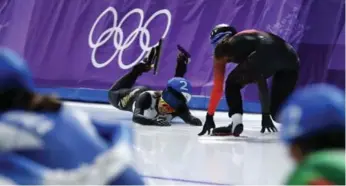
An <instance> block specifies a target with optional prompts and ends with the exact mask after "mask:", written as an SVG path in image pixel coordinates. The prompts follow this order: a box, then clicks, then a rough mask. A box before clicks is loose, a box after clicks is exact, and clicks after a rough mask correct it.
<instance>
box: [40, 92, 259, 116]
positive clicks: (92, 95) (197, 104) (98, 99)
mask: <svg viewBox="0 0 346 186" xmlns="http://www.w3.org/2000/svg"><path fill="white" fill-rule="evenodd" d="M36 91H37V92H39V93H42V94H52V93H53V94H56V95H58V96H59V97H60V98H61V99H64V100H72V101H82V102H92V103H106V104H108V94H107V90H101V89H88V88H37V89H36ZM208 104H209V97H205V96H192V98H191V101H190V102H189V107H190V108H191V109H196V110H207V108H208ZM243 107H244V112H247V113H260V112H261V105H260V104H259V103H258V102H249V101H245V102H244V103H243ZM217 111H228V106H227V103H226V100H225V99H224V98H222V99H221V101H220V104H219V106H218V107H217Z"/></svg>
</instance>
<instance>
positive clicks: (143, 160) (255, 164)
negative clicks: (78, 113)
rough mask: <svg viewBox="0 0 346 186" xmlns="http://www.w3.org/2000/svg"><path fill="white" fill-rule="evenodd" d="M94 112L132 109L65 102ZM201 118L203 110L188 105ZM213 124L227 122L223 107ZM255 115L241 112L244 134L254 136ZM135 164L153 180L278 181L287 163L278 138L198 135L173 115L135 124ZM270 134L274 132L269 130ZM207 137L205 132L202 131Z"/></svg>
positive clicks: (108, 114)
mask: <svg viewBox="0 0 346 186" xmlns="http://www.w3.org/2000/svg"><path fill="white" fill-rule="evenodd" d="M66 104H67V105H69V106H72V107H75V108H80V109H82V110H85V111H87V112H88V113H90V114H91V115H92V116H93V117H102V118H103V119H106V120H116V119H121V120H123V121H125V122H127V123H128V124H132V122H131V120H130V119H131V116H132V115H131V113H128V112H123V111H119V110H117V109H115V108H113V107H112V106H110V105H102V104H86V103H74V102H66ZM192 113H193V114H194V115H195V116H197V117H199V118H201V119H202V121H203V122H204V118H205V114H206V111H192ZM214 119H215V123H216V125H217V126H224V125H228V124H229V123H230V119H229V118H228V116H227V113H222V112H218V113H216V114H215V117H214ZM259 119H260V116H259V115H251V114H246V115H245V116H244V125H245V130H244V135H249V136H256V135H257V136H259V135H261V134H260V132H259V131H260V121H259ZM134 129H135V138H136V140H135V141H136V144H135V152H136V154H135V158H136V165H137V168H138V169H139V170H140V172H141V173H142V174H143V176H144V177H145V178H146V180H147V183H148V184H158V185H166V184H170V185H241V184H253V185H258V184H261V185H264V184H271V185H273V184H274V185H277V184H280V183H282V181H283V180H284V179H285V176H287V173H288V171H289V170H290V169H291V167H292V162H291V160H290V159H289V157H288V156H287V155H286V151H285V148H284V146H283V145H282V144H281V143H279V142H271V143H265V142H249V141H244V140H238V141H236V140H210V139H209V140H201V139H200V138H199V137H198V136H197V134H198V133H199V132H200V131H201V129H202V127H196V126H190V125H187V124H183V123H182V122H181V121H180V120H176V121H175V123H174V124H173V126H171V127H151V126H141V125H137V124H134ZM272 136H273V135H272ZM204 138H206V137H204Z"/></svg>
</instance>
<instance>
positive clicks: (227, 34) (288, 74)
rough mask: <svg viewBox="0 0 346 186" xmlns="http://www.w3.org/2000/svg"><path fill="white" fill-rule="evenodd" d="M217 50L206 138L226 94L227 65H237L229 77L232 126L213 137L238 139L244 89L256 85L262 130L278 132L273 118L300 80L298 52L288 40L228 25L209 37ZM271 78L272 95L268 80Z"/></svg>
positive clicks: (241, 122) (241, 128)
mask: <svg viewBox="0 0 346 186" xmlns="http://www.w3.org/2000/svg"><path fill="white" fill-rule="evenodd" d="M210 42H211V44H212V45H213V47H214V61H213V63H214V85H213V89H212V93H211V97H210V102H209V107H208V113H207V116H206V121H205V123H204V126H203V130H202V131H201V133H199V135H204V134H205V133H207V132H208V134H209V133H210V130H211V129H213V128H215V123H214V119H213V116H214V113H215V110H216V107H217V106H218V104H219V101H220V99H221V97H222V93H223V84H224V79H225V70H226V65H227V64H228V63H229V62H232V63H236V64H237V66H236V67H235V68H234V69H233V71H232V72H231V73H229V74H228V76H227V79H226V82H225V86H226V88H225V97H226V101H227V104H228V107H229V111H228V115H229V117H230V118H231V119H232V123H231V124H230V125H229V126H227V127H219V128H215V129H214V130H213V131H212V135H221V136H223V135H234V136H239V135H240V134H241V133H242V132H243V128H244V126H243V101H242V97H241V91H240V90H241V89H242V88H243V87H245V86H246V85H248V84H251V83H256V84H257V86H258V90H259V93H260V96H259V97H260V101H261V106H262V121H261V123H262V129H261V132H262V133H264V132H265V131H266V130H267V131H268V132H277V129H276V127H275V126H274V124H273V121H272V119H271V117H273V119H274V120H276V118H275V116H276V114H277V112H278V110H279V108H280V105H281V104H282V102H283V101H284V100H285V99H286V98H287V97H288V96H289V95H290V94H291V93H292V91H293V90H294V88H295V85H296V82H297V80H298V72H299V59H298V55H297V53H296V51H295V50H294V49H293V47H292V46H290V45H289V44H288V43H287V42H286V41H285V40H283V39H282V38H280V37H279V36H277V35H274V34H272V33H268V32H263V31H259V30H243V31H240V32H237V31H236V29H235V28H234V27H232V26H230V25H227V24H220V25H217V26H216V27H215V28H214V29H213V30H212V31H211V34H210ZM270 77H272V78H273V79H272V87H271V93H270V94H269V89H268V86H267V82H266V80H267V79H268V78H270Z"/></svg>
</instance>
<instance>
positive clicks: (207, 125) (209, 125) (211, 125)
mask: <svg viewBox="0 0 346 186" xmlns="http://www.w3.org/2000/svg"><path fill="white" fill-rule="evenodd" d="M213 117H214V116H213V115H209V114H207V117H206V120H205V123H204V126H203V130H202V132H200V133H199V134H198V135H199V136H203V135H204V134H205V133H206V132H208V135H209V134H210V129H213V128H215V122H214V118H213Z"/></svg>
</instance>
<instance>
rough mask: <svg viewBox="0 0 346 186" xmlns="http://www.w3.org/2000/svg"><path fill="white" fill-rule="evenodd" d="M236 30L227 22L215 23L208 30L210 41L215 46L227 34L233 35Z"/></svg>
mask: <svg viewBox="0 0 346 186" xmlns="http://www.w3.org/2000/svg"><path fill="white" fill-rule="evenodd" d="M236 33H237V30H236V29H235V28H234V27H232V26H230V25H228V24H219V25H216V26H215V27H214V28H213V30H212V31H211V32H210V43H211V44H212V45H213V46H214V48H215V47H216V45H217V44H218V43H219V42H220V41H222V39H223V38H225V37H226V36H227V35H230V36H234V35H235V34H236Z"/></svg>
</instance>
